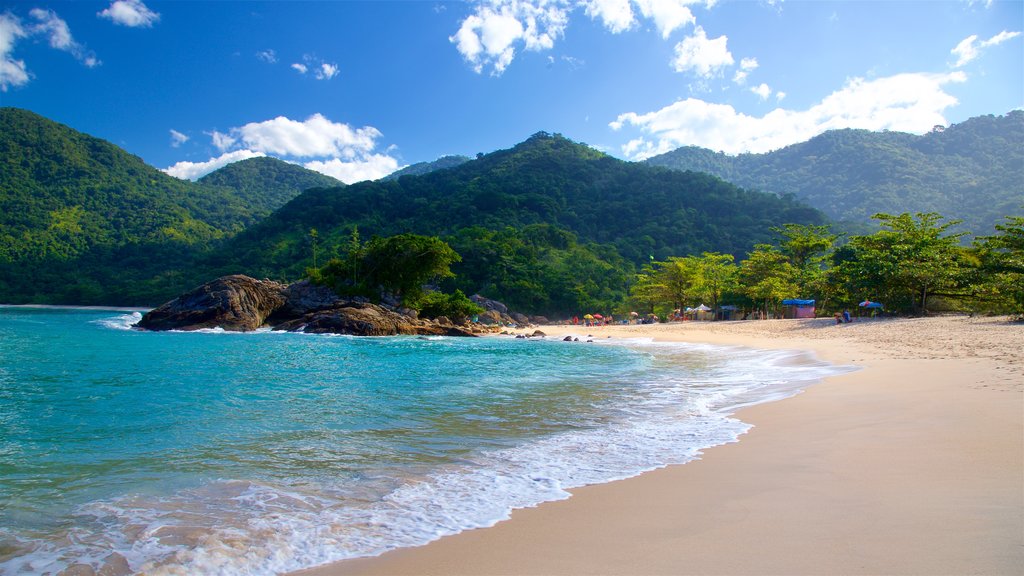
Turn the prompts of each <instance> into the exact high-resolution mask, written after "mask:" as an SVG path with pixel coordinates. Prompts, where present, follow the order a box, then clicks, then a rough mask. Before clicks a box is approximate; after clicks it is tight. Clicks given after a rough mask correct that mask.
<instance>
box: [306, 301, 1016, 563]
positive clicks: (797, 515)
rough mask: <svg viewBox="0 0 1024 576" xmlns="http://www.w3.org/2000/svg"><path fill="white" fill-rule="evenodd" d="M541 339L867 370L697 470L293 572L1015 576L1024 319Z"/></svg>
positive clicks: (764, 420) (711, 456)
mask: <svg viewBox="0 0 1024 576" xmlns="http://www.w3.org/2000/svg"><path fill="white" fill-rule="evenodd" d="M541 329H542V330H544V331H545V332H546V333H547V334H549V335H550V336H549V337H555V336H556V335H560V334H566V333H570V332H572V333H575V334H579V335H585V334H591V335H592V336H593V337H594V338H595V339H596V338H607V337H609V336H610V337H612V338H613V339H616V338H632V337H650V338H655V339H658V340H671V341H686V342H703V343H711V344H722V345H735V346H747V347H754V348H785V349H804V350H812V351H813V352H814V353H815V354H816V355H817V356H818V357H820V358H822V359H825V360H828V361H830V362H834V363H840V364H851V365H856V366H859V367H861V368H863V369H862V370H859V371H856V372H852V373H849V374H844V375H841V376H836V377H833V378H829V379H827V380H826V381H825V382H823V383H821V384H817V385H814V386H812V387H810V388H809V389H808V390H807V391H806V392H804V393H802V394H799V395H798V396H796V397H793V398H790V399H786V400H783V401H780V402H774V403H770V404H763V405H759V406H754V407H750V408H746V409H743V410H741V411H740V412H739V413H738V414H737V416H738V417H739V418H741V419H742V420H744V421H746V422H750V423H752V424H754V428H753V429H752V430H751V431H750V432H749V433H748V434H746V435H744V436H743V437H742V438H741V439H740V441H739V442H738V443H734V444H728V445H725V446H719V447H715V448H711V449H709V450H707V451H706V452H705V454H704V456H703V457H702V459H701V460H698V461H695V462H691V463H688V464H685V465H681V466H672V467H669V468H665V469H661V470H656V471H654V472H649V473H647V474H643V475H641V476H638V477H636V478H632V479H628V480H623V481H619V482H613V483H609V484H602V485H596V486H588V487H584V488H580V489H577V490H573V491H572V492H573V497H572V498H570V499H568V500H564V501H559V502H550V503H545V504H542V505H540V506H538V507H536V508H530V509H523V510H516V511H515V512H513V514H512V518H511V520H508V521H506V522H501V523H499V524H497V525H496V526H494V527H492V528H486V529H481V530H472V531H468V532H464V533H462V534H457V535H455V536H450V537H447V538H443V539H441V540H438V541H436V542H433V543H431V544H428V545H426V546H422V547H418V548H410V549H402V550H396V551H393V552H389V553H387V554H384V555H382V556H379V557H376V558H363V559H355V560H349V561H344V562H339V563H336V564H331V565H327V566H323V567H320V568H316V569H313V570H307V571H303V572H300V573H297V574H303V575H304V576H312V575H319V576H326V575H342V574H1022V573H1024V324H1021V323H1016V324H1012V323H1009V322H1008V321H1007V319H1006V318H967V317H942V318H927V319H908V320H869V321H857V322H854V323H852V324H846V325H842V326H836V325H835V324H834V323H833V322H832V321H831V320H828V319H821V320H779V321H748V322H721V323H694V322H687V323H680V324H659V325H650V326H614V327H613V326H607V327H600V328H593V329H589V330H588V329H586V328H575V329H572V328H571V327H563V326H550V327H542V328H541ZM531 332H532V329H531ZM581 345H584V344H581Z"/></svg>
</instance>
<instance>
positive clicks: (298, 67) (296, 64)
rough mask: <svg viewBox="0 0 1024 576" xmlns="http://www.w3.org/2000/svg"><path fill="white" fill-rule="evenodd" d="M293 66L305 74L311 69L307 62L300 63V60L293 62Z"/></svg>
mask: <svg viewBox="0 0 1024 576" xmlns="http://www.w3.org/2000/svg"><path fill="white" fill-rule="evenodd" d="M292 68H293V69H294V70H296V71H298V73H299V74H305V73H306V72H307V71H308V70H309V68H307V67H306V65H305V64H299V63H298V62H295V63H294V64H292Z"/></svg>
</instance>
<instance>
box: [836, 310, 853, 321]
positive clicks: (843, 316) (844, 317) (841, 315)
mask: <svg viewBox="0 0 1024 576" xmlns="http://www.w3.org/2000/svg"><path fill="white" fill-rule="evenodd" d="M833 316H834V317H835V319H836V324H843V323H845V322H853V318H852V317H851V316H850V311H849V310H848V309H847V310H843V311H842V312H836V313H835V314H834V315H833Z"/></svg>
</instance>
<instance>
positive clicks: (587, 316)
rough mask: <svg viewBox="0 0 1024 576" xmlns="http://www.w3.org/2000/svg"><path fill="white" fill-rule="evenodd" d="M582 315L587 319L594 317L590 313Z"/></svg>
mask: <svg viewBox="0 0 1024 576" xmlns="http://www.w3.org/2000/svg"><path fill="white" fill-rule="evenodd" d="M583 317H584V318H586V319H587V320H593V319H594V317H593V316H592V315H590V314H586V315H584V316H583Z"/></svg>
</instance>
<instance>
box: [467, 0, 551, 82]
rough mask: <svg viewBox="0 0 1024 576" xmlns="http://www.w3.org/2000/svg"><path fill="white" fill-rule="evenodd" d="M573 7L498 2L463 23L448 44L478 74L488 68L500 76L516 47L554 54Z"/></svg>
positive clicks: (539, 1)
mask: <svg viewBox="0 0 1024 576" xmlns="http://www.w3.org/2000/svg"><path fill="white" fill-rule="evenodd" d="M570 9H571V6H570V5H569V4H568V2H566V1H565V0H554V1H552V2H546V1H544V0H535V1H532V2H531V1H523V0H495V1H493V2H492V3H491V5H489V6H482V5H481V6H477V7H476V11H475V12H474V13H473V14H471V15H469V16H467V17H466V19H465V20H463V21H462V25H461V26H460V27H459V30H458V32H456V33H455V34H454V35H452V36H450V37H449V38H448V40H449V41H450V42H451V43H453V44H455V47H456V49H458V51H459V53H460V54H462V57H463V58H464V59H465V60H466V61H467V62H469V63H470V65H472V66H473V70H474V71H476V72H477V73H481V72H483V69H484V68H485V67H487V66H491V67H492V69H493V70H492V74H493V75H495V76H500V75H501V74H502V73H503V72H504V71H505V68H507V67H508V65H509V64H511V63H512V59H513V58H514V57H515V51H516V49H515V45H516V44H517V43H520V42H521V43H522V44H523V47H524V48H525V49H526V50H532V51H540V50H550V49H551V48H553V47H554V45H555V40H556V39H557V38H558V37H560V36H562V35H563V34H564V32H565V27H566V25H567V24H568V20H569V11H570Z"/></svg>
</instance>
